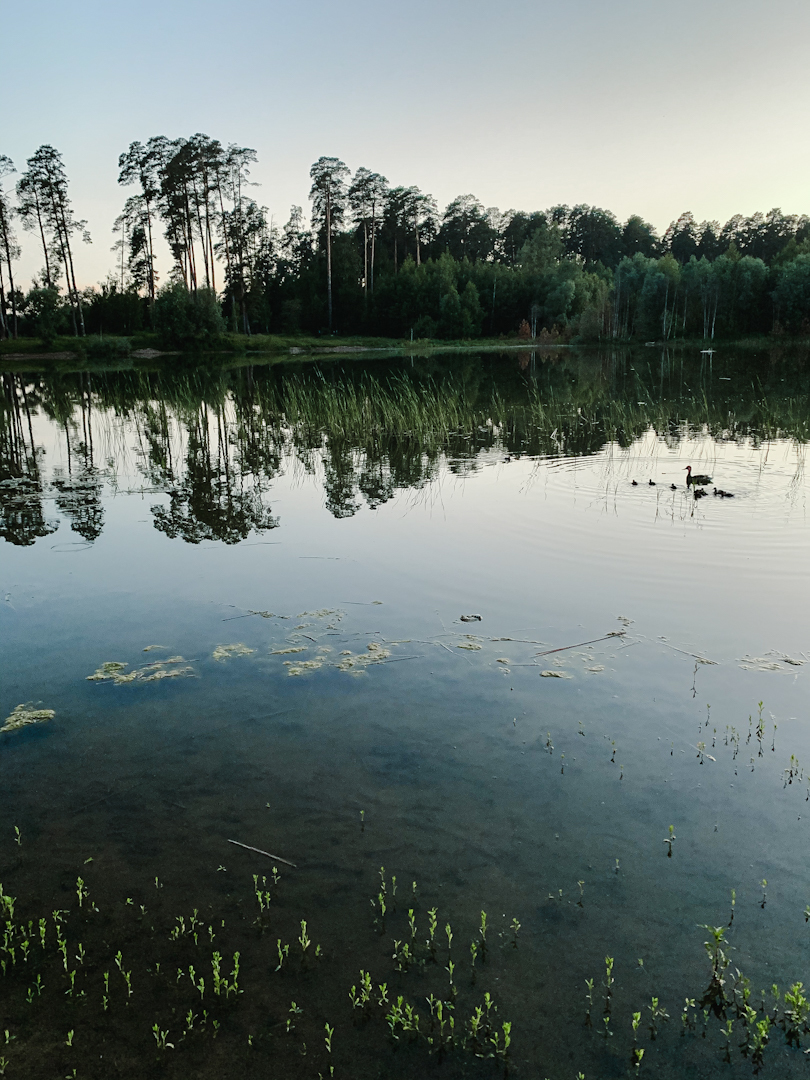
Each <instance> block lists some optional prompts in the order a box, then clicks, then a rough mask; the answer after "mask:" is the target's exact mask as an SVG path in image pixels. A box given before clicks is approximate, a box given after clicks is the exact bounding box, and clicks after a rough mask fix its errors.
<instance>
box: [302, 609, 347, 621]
mask: <svg viewBox="0 0 810 1080" xmlns="http://www.w3.org/2000/svg"><path fill="white" fill-rule="evenodd" d="M343 614H344V613H343V612H342V611H341V610H340V608H320V609H319V610H318V611H301V612H299V614H298V615H296V619H307V618H310V619H325V618H327V616H329V615H337V617H338V618H340V617H341V615H343Z"/></svg>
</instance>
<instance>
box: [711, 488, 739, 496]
mask: <svg viewBox="0 0 810 1080" xmlns="http://www.w3.org/2000/svg"><path fill="white" fill-rule="evenodd" d="M712 494H714V495H719V496H720V498H721V499H733V498H734V492H733V491H723V489H722V488H715V489H714V491H713V492H712Z"/></svg>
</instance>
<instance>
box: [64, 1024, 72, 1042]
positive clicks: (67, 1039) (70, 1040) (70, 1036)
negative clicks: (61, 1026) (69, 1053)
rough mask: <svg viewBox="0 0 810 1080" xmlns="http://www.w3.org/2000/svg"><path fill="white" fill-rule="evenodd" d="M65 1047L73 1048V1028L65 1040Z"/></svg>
mask: <svg viewBox="0 0 810 1080" xmlns="http://www.w3.org/2000/svg"><path fill="white" fill-rule="evenodd" d="M65 1046H73V1028H71V1029H70V1031H69V1032H68V1033H67V1038H66V1039H65Z"/></svg>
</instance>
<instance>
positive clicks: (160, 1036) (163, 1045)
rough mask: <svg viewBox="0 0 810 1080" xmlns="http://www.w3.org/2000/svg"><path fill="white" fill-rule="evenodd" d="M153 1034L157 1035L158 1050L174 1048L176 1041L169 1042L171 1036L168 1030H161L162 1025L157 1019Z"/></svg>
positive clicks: (153, 1026)
mask: <svg viewBox="0 0 810 1080" xmlns="http://www.w3.org/2000/svg"><path fill="white" fill-rule="evenodd" d="M152 1034H153V1035H154V1037H155V1042H156V1043H157V1048H158V1050H174V1043H170V1042H167V1039H168V1037H169V1032H168V1030H167V1031H161V1030H160V1025H159V1024H158V1023H157V1021H155V1023H154V1024H153V1025H152Z"/></svg>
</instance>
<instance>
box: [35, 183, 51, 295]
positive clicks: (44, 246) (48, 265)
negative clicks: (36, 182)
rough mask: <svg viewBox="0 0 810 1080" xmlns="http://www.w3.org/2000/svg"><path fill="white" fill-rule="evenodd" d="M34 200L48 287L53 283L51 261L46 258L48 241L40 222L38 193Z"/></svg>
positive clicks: (40, 211)
mask: <svg viewBox="0 0 810 1080" xmlns="http://www.w3.org/2000/svg"><path fill="white" fill-rule="evenodd" d="M34 200H35V203H36V208H37V224H38V225H39V235H40V239H41V240H42V250H43V252H44V254H45V285H46V288H48V289H50V288H51V286H52V284H53V283H52V281H51V261H50V259H49V258H48V242H47V240H46V239H45V226H44V225H43V224H42V210H41V208H40V205H39V195H38V194H35V195H34Z"/></svg>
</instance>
